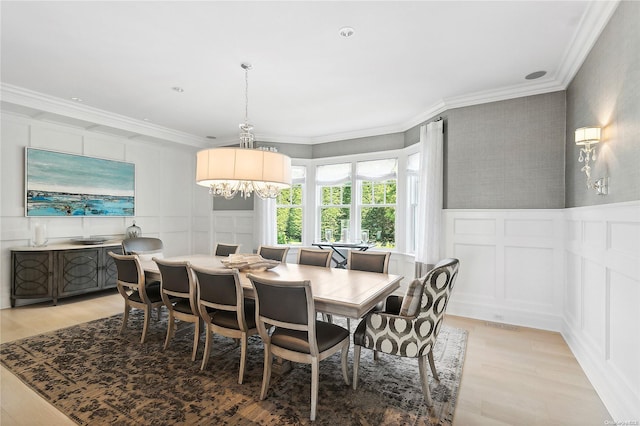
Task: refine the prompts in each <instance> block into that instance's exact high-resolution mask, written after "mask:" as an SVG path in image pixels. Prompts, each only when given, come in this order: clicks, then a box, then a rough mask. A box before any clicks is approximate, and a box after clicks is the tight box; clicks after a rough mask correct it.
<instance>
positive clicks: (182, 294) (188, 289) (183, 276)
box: [153, 257, 202, 361]
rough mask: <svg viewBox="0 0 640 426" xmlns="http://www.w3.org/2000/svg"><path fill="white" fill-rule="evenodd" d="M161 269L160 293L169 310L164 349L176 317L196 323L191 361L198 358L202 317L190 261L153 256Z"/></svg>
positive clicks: (171, 333) (170, 337) (169, 340)
mask: <svg viewBox="0 0 640 426" xmlns="http://www.w3.org/2000/svg"><path fill="white" fill-rule="evenodd" d="M153 261H154V262H156V264H157V265H158V269H159V270H160V294H161V296H162V301H163V302H164V305H165V306H166V307H167V309H168V310H169V320H168V321H167V338H166V339H165V341H164V347H163V349H164V350H166V349H167V348H168V347H169V342H171V339H172V338H173V333H174V329H175V324H174V319H178V320H180V321H185V322H190V323H193V324H194V327H195V330H194V336H193V352H192V354H191V361H195V360H196V354H197V353H198V343H200V328H201V323H202V319H201V318H200V311H199V309H198V300H197V299H198V290H197V288H196V283H195V280H194V279H193V274H192V273H191V269H190V263H189V262H183V261H169V260H163V259H158V258H155V257H154V258H153Z"/></svg>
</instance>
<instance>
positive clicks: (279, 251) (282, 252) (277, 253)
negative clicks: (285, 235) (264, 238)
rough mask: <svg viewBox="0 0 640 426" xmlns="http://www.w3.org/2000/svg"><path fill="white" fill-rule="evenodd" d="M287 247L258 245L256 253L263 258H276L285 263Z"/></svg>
mask: <svg viewBox="0 0 640 426" xmlns="http://www.w3.org/2000/svg"><path fill="white" fill-rule="evenodd" d="M288 252H289V247H275V246H262V245H261V246H260V247H258V254H259V255H260V256H262V257H263V258H265V259H271V260H277V261H279V262H282V263H287V253H288Z"/></svg>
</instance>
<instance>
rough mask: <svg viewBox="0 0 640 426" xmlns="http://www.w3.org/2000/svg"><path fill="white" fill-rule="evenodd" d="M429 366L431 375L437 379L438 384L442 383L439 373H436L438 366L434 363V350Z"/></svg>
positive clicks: (431, 353)
mask: <svg viewBox="0 0 640 426" xmlns="http://www.w3.org/2000/svg"><path fill="white" fill-rule="evenodd" d="M428 356H429V366H431V373H432V374H433V378H434V379H436V382H439V381H440V377H438V372H437V371H436V364H435V362H433V349H432V350H430V351H429V354H428Z"/></svg>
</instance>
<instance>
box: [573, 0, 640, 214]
mask: <svg viewBox="0 0 640 426" xmlns="http://www.w3.org/2000/svg"><path fill="white" fill-rule="evenodd" d="M585 126H600V127H603V139H604V140H603V141H602V142H601V143H600V144H598V145H599V146H598V154H599V156H598V157H599V158H598V159H597V160H596V162H595V167H594V166H592V167H593V171H592V176H593V177H604V176H608V177H609V183H610V192H609V195H607V196H599V195H597V194H596V192H595V191H594V190H592V189H587V188H586V176H585V174H584V172H581V171H580V169H581V168H582V165H583V164H582V163H578V154H579V149H578V148H577V147H576V144H575V143H574V133H573V132H574V130H575V129H577V128H580V127H585ZM565 178H566V184H565V186H566V200H565V205H566V207H578V206H590V205H596V204H609V203H617V202H623V201H635V200H640V2H630V1H623V2H620V5H619V6H618V9H617V10H616V11H615V13H614V14H613V16H612V17H611V20H610V21H609V23H608V24H607V26H606V27H605V29H604V30H603V31H602V34H601V35H600V37H599V38H598V41H597V42H596V43H595V45H594V46H593V48H592V49H591V52H590V53H589V55H588V56H587V59H586V60H585V62H584V64H583V65H582V67H581V68H580V70H579V71H578V73H577V74H576V76H575V77H574V79H573V81H572V82H571V84H570V85H569V87H568V88H567V144H566V176H565Z"/></svg>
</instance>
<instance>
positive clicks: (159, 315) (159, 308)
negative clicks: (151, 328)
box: [158, 306, 162, 321]
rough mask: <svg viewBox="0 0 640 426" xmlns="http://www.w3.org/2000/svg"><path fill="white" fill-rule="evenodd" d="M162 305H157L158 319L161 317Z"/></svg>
mask: <svg viewBox="0 0 640 426" xmlns="http://www.w3.org/2000/svg"><path fill="white" fill-rule="evenodd" d="M161 316H162V306H158V321H160V320H161V319H162V318H161Z"/></svg>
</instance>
